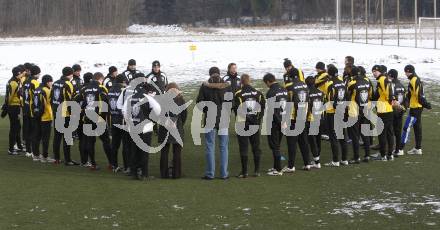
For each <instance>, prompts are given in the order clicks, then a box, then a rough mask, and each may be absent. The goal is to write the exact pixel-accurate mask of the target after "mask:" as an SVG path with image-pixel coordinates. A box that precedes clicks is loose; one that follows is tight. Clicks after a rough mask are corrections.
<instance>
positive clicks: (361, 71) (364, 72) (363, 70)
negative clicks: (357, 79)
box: [358, 66, 367, 76]
mask: <svg viewBox="0 0 440 230" xmlns="http://www.w3.org/2000/svg"><path fill="white" fill-rule="evenodd" d="M358 69H359V73H360V74H361V75H362V76H365V74H367V71H366V70H365V68H364V67H363V66H358Z"/></svg>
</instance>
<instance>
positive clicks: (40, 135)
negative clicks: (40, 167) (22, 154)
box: [32, 118, 52, 158]
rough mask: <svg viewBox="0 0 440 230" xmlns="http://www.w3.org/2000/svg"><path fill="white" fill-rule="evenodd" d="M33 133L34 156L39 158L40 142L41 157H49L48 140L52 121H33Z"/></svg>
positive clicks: (38, 119)
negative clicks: (41, 148)
mask: <svg viewBox="0 0 440 230" xmlns="http://www.w3.org/2000/svg"><path fill="white" fill-rule="evenodd" d="M34 122H35V123H34V124H35V125H34V130H33V131H34V132H33V142H32V149H33V150H34V156H39V155H40V154H41V152H40V142H41V143H42V145H43V152H42V154H43V157H45V158H47V157H48V156H49V140H50V133H51V128H52V121H41V118H35V119H34Z"/></svg>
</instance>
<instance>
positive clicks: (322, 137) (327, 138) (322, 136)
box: [321, 135, 330, 141]
mask: <svg viewBox="0 0 440 230" xmlns="http://www.w3.org/2000/svg"><path fill="white" fill-rule="evenodd" d="M321 140H326V141H328V140H330V137H329V136H328V135H321Z"/></svg>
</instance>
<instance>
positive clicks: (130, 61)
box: [128, 59, 136, 66]
mask: <svg viewBox="0 0 440 230" xmlns="http://www.w3.org/2000/svg"><path fill="white" fill-rule="evenodd" d="M128 65H129V66H130V65H136V60H134V59H130V60H129V61H128Z"/></svg>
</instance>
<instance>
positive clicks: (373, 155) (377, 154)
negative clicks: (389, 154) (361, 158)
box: [370, 152, 381, 158]
mask: <svg viewBox="0 0 440 230" xmlns="http://www.w3.org/2000/svg"><path fill="white" fill-rule="evenodd" d="M370 157H371V158H380V157H381V156H380V153H379V152H377V153H374V154H370Z"/></svg>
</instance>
